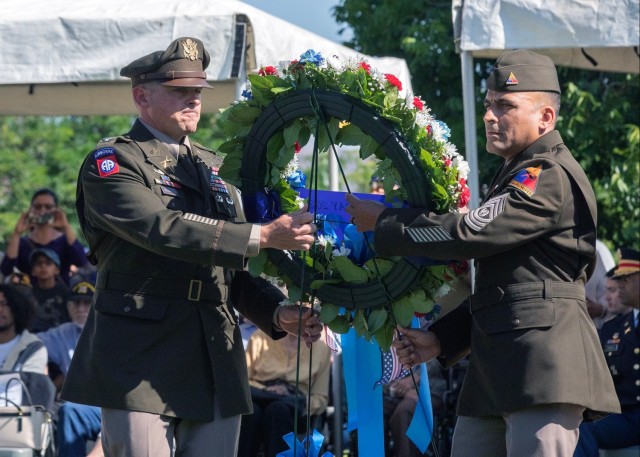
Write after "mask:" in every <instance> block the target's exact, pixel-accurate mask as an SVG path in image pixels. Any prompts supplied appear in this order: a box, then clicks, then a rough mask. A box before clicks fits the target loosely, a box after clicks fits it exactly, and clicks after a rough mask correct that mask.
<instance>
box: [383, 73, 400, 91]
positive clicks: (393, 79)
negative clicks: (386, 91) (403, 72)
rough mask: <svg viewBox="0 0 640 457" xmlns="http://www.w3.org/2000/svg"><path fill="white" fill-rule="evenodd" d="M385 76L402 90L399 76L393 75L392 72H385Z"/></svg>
mask: <svg viewBox="0 0 640 457" xmlns="http://www.w3.org/2000/svg"><path fill="white" fill-rule="evenodd" d="M384 77H385V78H386V80H387V81H389V84H391V85H392V86H396V87H397V88H398V90H402V83H401V82H400V80H399V79H398V78H396V77H395V76H393V75H392V74H391V73H385V74H384Z"/></svg>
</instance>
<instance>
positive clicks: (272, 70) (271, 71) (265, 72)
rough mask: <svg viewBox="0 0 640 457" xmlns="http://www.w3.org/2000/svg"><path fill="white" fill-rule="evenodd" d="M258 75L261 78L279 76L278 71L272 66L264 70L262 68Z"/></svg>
mask: <svg viewBox="0 0 640 457" xmlns="http://www.w3.org/2000/svg"><path fill="white" fill-rule="evenodd" d="M258 74H259V75H260V76H265V75H277V74H278V69H277V68H276V67H274V66H272V65H269V66H266V67H264V68H261V69H260V71H258Z"/></svg>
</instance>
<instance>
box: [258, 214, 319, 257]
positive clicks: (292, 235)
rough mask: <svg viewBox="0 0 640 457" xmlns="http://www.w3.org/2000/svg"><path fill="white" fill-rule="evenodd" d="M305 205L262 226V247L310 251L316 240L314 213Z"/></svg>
mask: <svg viewBox="0 0 640 457" xmlns="http://www.w3.org/2000/svg"><path fill="white" fill-rule="evenodd" d="M307 208H308V205H306V204H305V205H304V206H303V207H302V208H301V209H300V210H299V211H296V212H294V213H289V214H283V215H282V216H280V217H279V218H277V219H275V220H273V221H271V222H269V223H268V224H264V225H262V226H261V227H260V248H275V249H287V250H293V251H298V250H302V251H308V250H309V248H310V247H311V245H312V244H313V241H314V236H313V234H314V233H315V231H316V226H315V225H314V224H313V223H312V222H313V215H312V214H311V213H309V212H308V211H307Z"/></svg>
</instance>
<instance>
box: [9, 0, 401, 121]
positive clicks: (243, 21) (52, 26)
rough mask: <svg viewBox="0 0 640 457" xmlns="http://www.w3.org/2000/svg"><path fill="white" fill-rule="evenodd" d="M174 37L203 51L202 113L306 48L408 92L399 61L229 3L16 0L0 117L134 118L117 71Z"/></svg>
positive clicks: (233, 1) (126, 84) (11, 6)
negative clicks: (359, 62)
mask: <svg viewBox="0 0 640 457" xmlns="http://www.w3.org/2000/svg"><path fill="white" fill-rule="evenodd" d="M181 36H194V37H197V38H200V39H201V40H202V41H203V42H204V43H205V46H206V48H207V50H208V51H209V53H210V54H211V63H210V65H209V67H208V68H207V70H206V72H207V79H208V80H209V81H210V82H212V85H213V86H214V90H213V91H210V90H207V91H205V95H204V100H203V101H204V105H203V106H204V107H205V110H206V111H208V112H212V111H216V110H218V109H219V108H221V107H223V106H227V105H228V104H229V103H231V102H232V101H233V100H236V99H237V98H238V97H239V94H240V91H241V86H242V84H243V83H244V80H245V79H246V74H247V73H248V72H252V71H255V70H257V68H258V67H259V66H260V65H274V64H277V63H278V62H280V61H283V60H290V59H295V58H297V57H298V56H299V55H300V54H302V53H303V52H305V51H306V50H307V49H310V48H312V49H314V50H316V51H319V52H322V54H323V55H325V56H333V55H336V56H338V57H339V58H340V59H341V60H349V59H366V60H368V61H369V63H370V64H371V65H372V66H374V67H375V68H378V69H379V70H381V71H383V72H386V73H393V74H395V75H396V76H398V78H400V80H401V81H402V82H403V85H405V86H406V87H410V85H411V82H410V75H409V70H408V67H407V64H406V62H405V61H404V60H403V59H397V58H373V57H369V56H365V55H362V54H359V53H357V52H355V51H353V50H352V49H349V48H347V47H345V46H342V45H339V44H337V43H334V42H333V41H330V40H327V39H325V38H323V37H320V36H318V35H316V34H313V33H311V32H309V31H307V30H305V29H303V28H300V27H298V26H296V25H294V24H291V23H289V22H286V21H284V20H282V19H280V18H277V17H275V16H272V15H270V14H268V13H266V12H264V11H262V10H259V9H257V8H254V7H252V6H250V5H247V4H244V3H242V2H240V1H236V0H217V1H213V2H212V1H210V0H191V1H189V2H180V1H178V0H135V1H131V0H109V2H87V1H82V0H51V1H44V0H20V1H14V2H9V1H6V2H2V3H1V4H0V49H2V52H1V53H0V68H4V69H10V71H7V70H5V71H3V72H2V73H0V115H7V114H36V115H37V114H44V115H62V114H76V115H82V114H133V113H134V112H135V110H134V106H133V103H132V102H131V94H130V90H129V87H130V84H129V80H128V79H126V78H122V77H120V75H119V72H120V68H122V67H123V66H124V65H126V64H128V63H129V62H131V61H133V60H134V59H136V58H138V57H140V56H142V55H145V54H148V53H150V52H153V51H157V50H160V49H164V48H165V47H166V46H167V45H168V44H169V43H170V42H171V41H173V40H174V39H176V38H178V37H181Z"/></svg>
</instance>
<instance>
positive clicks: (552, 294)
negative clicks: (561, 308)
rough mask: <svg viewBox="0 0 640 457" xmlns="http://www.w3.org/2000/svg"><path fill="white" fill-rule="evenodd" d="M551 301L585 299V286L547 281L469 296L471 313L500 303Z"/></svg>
mask: <svg viewBox="0 0 640 457" xmlns="http://www.w3.org/2000/svg"><path fill="white" fill-rule="evenodd" d="M536 298H540V299H544V300H550V299H553V298H572V299H575V300H583V301H584V299H585V294H584V284H582V283H573V282H562V281H551V280H550V279H546V280H544V281H538V282H523V283H518V284H509V285H506V286H496V287H490V288H488V289H481V290H479V291H477V292H476V293H474V294H472V295H470V296H469V305H470V306H471V312H472V313H474V312H478V311H480V310H481V309H483V308H486V307H488V306H492V305H496V304H498V303H509V302H515V301H519V300H529V299H536Z"/></svg>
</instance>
